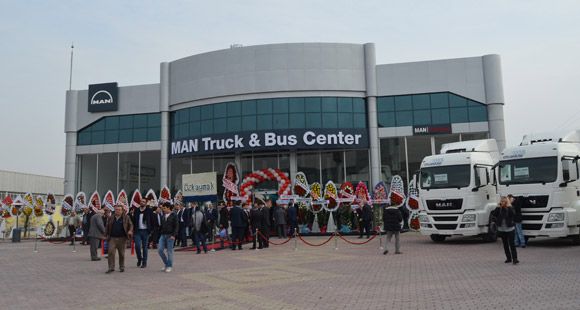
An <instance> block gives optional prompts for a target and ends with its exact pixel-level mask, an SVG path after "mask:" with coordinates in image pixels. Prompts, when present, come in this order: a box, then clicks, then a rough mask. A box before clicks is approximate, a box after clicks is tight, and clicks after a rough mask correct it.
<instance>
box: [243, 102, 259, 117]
mask: <svg viewBox="0 0 580 310" xmlns="http://www.w3.org/2000/svg"><path fill="white" fill-rule="evenodd" d="M254 114H256V100H244V101H242V115H254Z"/></svg>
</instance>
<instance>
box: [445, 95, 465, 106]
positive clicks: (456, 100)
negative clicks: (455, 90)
mask: <svg viewBox="0 0 580 310" xmlns="http://www.w3.org/2000/svg"><path fill="white" fill-rule="evenodd" d="M466 105H467V99H465V98H463V97H459V96H457V95H455V94H449V106H450V107H464V106H466Z"/></svg>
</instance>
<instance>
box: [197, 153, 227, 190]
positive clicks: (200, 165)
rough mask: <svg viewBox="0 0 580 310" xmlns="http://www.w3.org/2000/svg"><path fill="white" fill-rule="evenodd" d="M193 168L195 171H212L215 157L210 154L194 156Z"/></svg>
mask: <svg viewBox="0 0 580 310" xmlns="http://www.w3.org/2000/svg"><path fill="white" fill-rule="evenodd" d="M191 168H192V170H193V173H201V172H212V171H214V170H213V159H212V158H211V157H210V156H204V157H194V158H193V163H192V167H191ZM220 181H221V180H220ZM218 184H219V183H218ZM218 187H219V186H218Z"/></svg>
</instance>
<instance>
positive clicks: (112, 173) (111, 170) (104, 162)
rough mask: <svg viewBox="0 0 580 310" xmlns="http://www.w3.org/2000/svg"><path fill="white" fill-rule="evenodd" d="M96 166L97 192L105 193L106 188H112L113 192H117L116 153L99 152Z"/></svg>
mask: <svg viewBox="0 0 580 310" xmlns="http://www.w3.org/2000/svg"><path fill="white" fill-rule="evenodd" d="M98 167H99V171H98V173H99V178H98V182H99V184H97V190H98V191H99V194H101V195H105V193H106V192H107V191H108V190H112V191H113V193H114V194H117V153H101V154H99V165H98ZM102 197H103V196H101V198H102Z"/></svg>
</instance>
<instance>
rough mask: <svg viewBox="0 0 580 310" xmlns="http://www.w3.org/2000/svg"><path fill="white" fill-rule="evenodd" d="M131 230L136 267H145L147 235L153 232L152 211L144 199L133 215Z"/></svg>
mask: <svg viewBox="0 0 580 310" xmlns="http://www.w3.org/2000/svg"><path fill="white" fill-rule="evenodd" d="M132 220H133V224H134V226H133V229H134V236H135V237H134V240H135V251H136V252H137V267H141V268H146V267H147V246H148V245H149V234H150V233H151V232H152V231H153V227H154V224H153V211H152V210H151V208H149V207H148V206H147V203H146V202H145V199H142V200H141V201H140V203H139V208H138V209H137V210H135V211H134V213H133V218H132Z"/></svg>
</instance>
